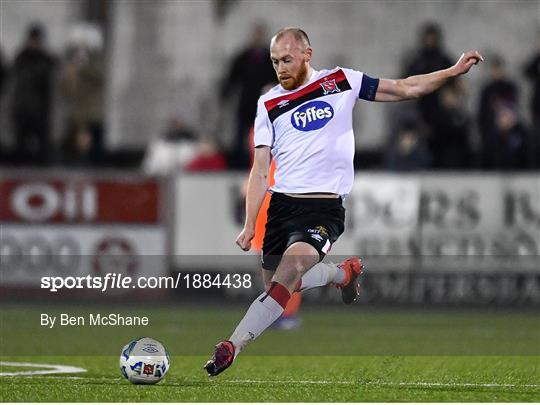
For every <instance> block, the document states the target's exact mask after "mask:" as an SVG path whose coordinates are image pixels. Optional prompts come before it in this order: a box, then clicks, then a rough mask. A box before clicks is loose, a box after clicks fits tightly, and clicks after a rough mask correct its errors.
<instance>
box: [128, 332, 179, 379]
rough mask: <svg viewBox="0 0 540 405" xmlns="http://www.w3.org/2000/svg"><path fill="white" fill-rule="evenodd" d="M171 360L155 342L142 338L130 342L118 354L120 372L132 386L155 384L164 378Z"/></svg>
mask: <svg viewBox="0 0 540 405" xmlns="http://www.w3.org/2000/svg"><path fill="white" fill-rule="evenodd" d="M170 364H171V360H170V358H169V353H168V352H167V350H166V349H165V347H164V346H163V345H162V344H161V343H159V342H158V341H157V340H155V339H152V338H149V337H143V338H139V339H135V340H132V341H131V342H129V343H128V344H127V345H125V346H124V348H123V349H122V353H121V354H120V371H121V372H122V375H123V376H124V377H125V378H126V380H128V381H129V382H132V383H133V384H155V383H157V382H159V381H161V380H162V379H163V377H165V374H167V371H169V366H170Z"/></svg>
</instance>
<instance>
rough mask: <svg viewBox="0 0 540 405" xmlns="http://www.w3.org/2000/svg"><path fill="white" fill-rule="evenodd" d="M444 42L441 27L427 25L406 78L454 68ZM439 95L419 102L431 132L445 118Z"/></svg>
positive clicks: (407, 70) (432, 94)
mask: <svg viewBox="0 0 540 405" xmlns="http://www.w3.org/2000/svg"><path fill="white" fill-rule="evenodd" d="M442 42H443V34H442V31H441V28H440V26H439V25H438V24H437V23H434V22H428V23H426V24H425V25H424V26H423V28H422V29H421V31H420V37H419V49H418V52H417V54H416V56H415V57H414V58H413V60H412V61H411V62H410V63H409V64H408V66H407V68H406V71H405V76H414V75H421V74H425V73H430V72H433V71H435V70H440V69H446V68H448V67H450V66H452V65H453V62H452V61H451V60H450V57H449V56H448V55H447V54H446V52H445V50H444V47H443V43H442ZM439 93H440V90H439V91H436V92H433V93H431V94H428V95H427V96H425V97H422V98H421V99H420V100H418V102H417V103H418V109H419V111H420V115H421V117H422V119H423V120H424V121H425V123H426V124H427V125H428V128H429V129H430V130H433V128H434V127H435V126H436V125H437V124H439V120H440V119H441V117H442V116H443V114H442V111H441V110H442V107H441V103H440V97H439Z"/></svg>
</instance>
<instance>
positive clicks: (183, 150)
mask: <svg viewBox="0 0 540 405" xmlns="http://www.w3.org/2000/svg"><path fill="white" fill-rule="evenodd" d="M196 153H197V137H196V136H195V133H194V131H193V129H191V128H189V127H188V126H187V125H186V124H185V122H184V120H183V119H182V118H181V117H180V116H176V117H174V118H173V119H172V120H171V122H170V123H169V125H168V127H167V129H166V130H165V132H164V133H163V136H161V137H159V138H158V139H155V140H153V141H151V142H150V143H149V145H148V152H147V153H146V156H145V158H144V162H143V168H144V171H145V172H146V173H147V174H151V175H167V174H169V173H172V172H174V171H175V170H179V169H181V168H183V167H184V166H185V165H186V163H188V162H190V161H191V160H192V159H193V158H194V157H195V156H196Z"/></svg>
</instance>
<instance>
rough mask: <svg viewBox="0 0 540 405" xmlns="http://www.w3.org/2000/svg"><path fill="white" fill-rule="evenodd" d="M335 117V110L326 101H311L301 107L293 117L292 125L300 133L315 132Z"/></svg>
mask: <svg viewBox="0 0 540 405" xmlns="http://www.w3.org/2000/svg"><path fill="white" fill-rule="evenodd" d="M333 117H334V109H333V108H332V106H331V105H330V104H328V103H326V102H324V101H311V102H309V103H306V104H304V105H302V106H300V107H299V108H298V109H297V110H296V111H295V112H294V113H293V114H292V115H291V124H292V126H293V127H295V128H296V129H298V130H300V131H313V130H316V129H320V128H322V127H324V126H325V125H326V124H328V122H329V121H330V120H331V119H332V118H333Z"/></svg>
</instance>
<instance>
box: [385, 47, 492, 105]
mask: <svg viewBox="0 0 540 405" xmlns="http://www.w3.org/2000/svg"><path fill="white" fill-rule="evenodd" d="M483 61H484V58H483V57H482V55H480V53H478V52H477V51H469V52H465V53H464V54H462V55H461V57H460V58H459V60H458V61H457V62H456V64H455V65H454V66H452V67H449V68H448V69H443V70H437V71H436V72H432V73H427V74H425V75H417V76H410V77H407V78H406V79H398V80H392V79H380V80H379V85H378V87H377V93H376V94H375V101H402V100H410V99H415V98H419V97H422V96H425V95H426V94H429V93H431V92H433V91H435V90H437V89H438V88H440V87H441V86H442V85H443V84H444V83H446V81H447V80H448V79H450V78H452V77H455V76H459V75H462V74H465V73H467V72H468V71H469V70H470V69H471V67H472V66H473V65H476V64H477V63H478V62H483Z"/></svg>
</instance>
